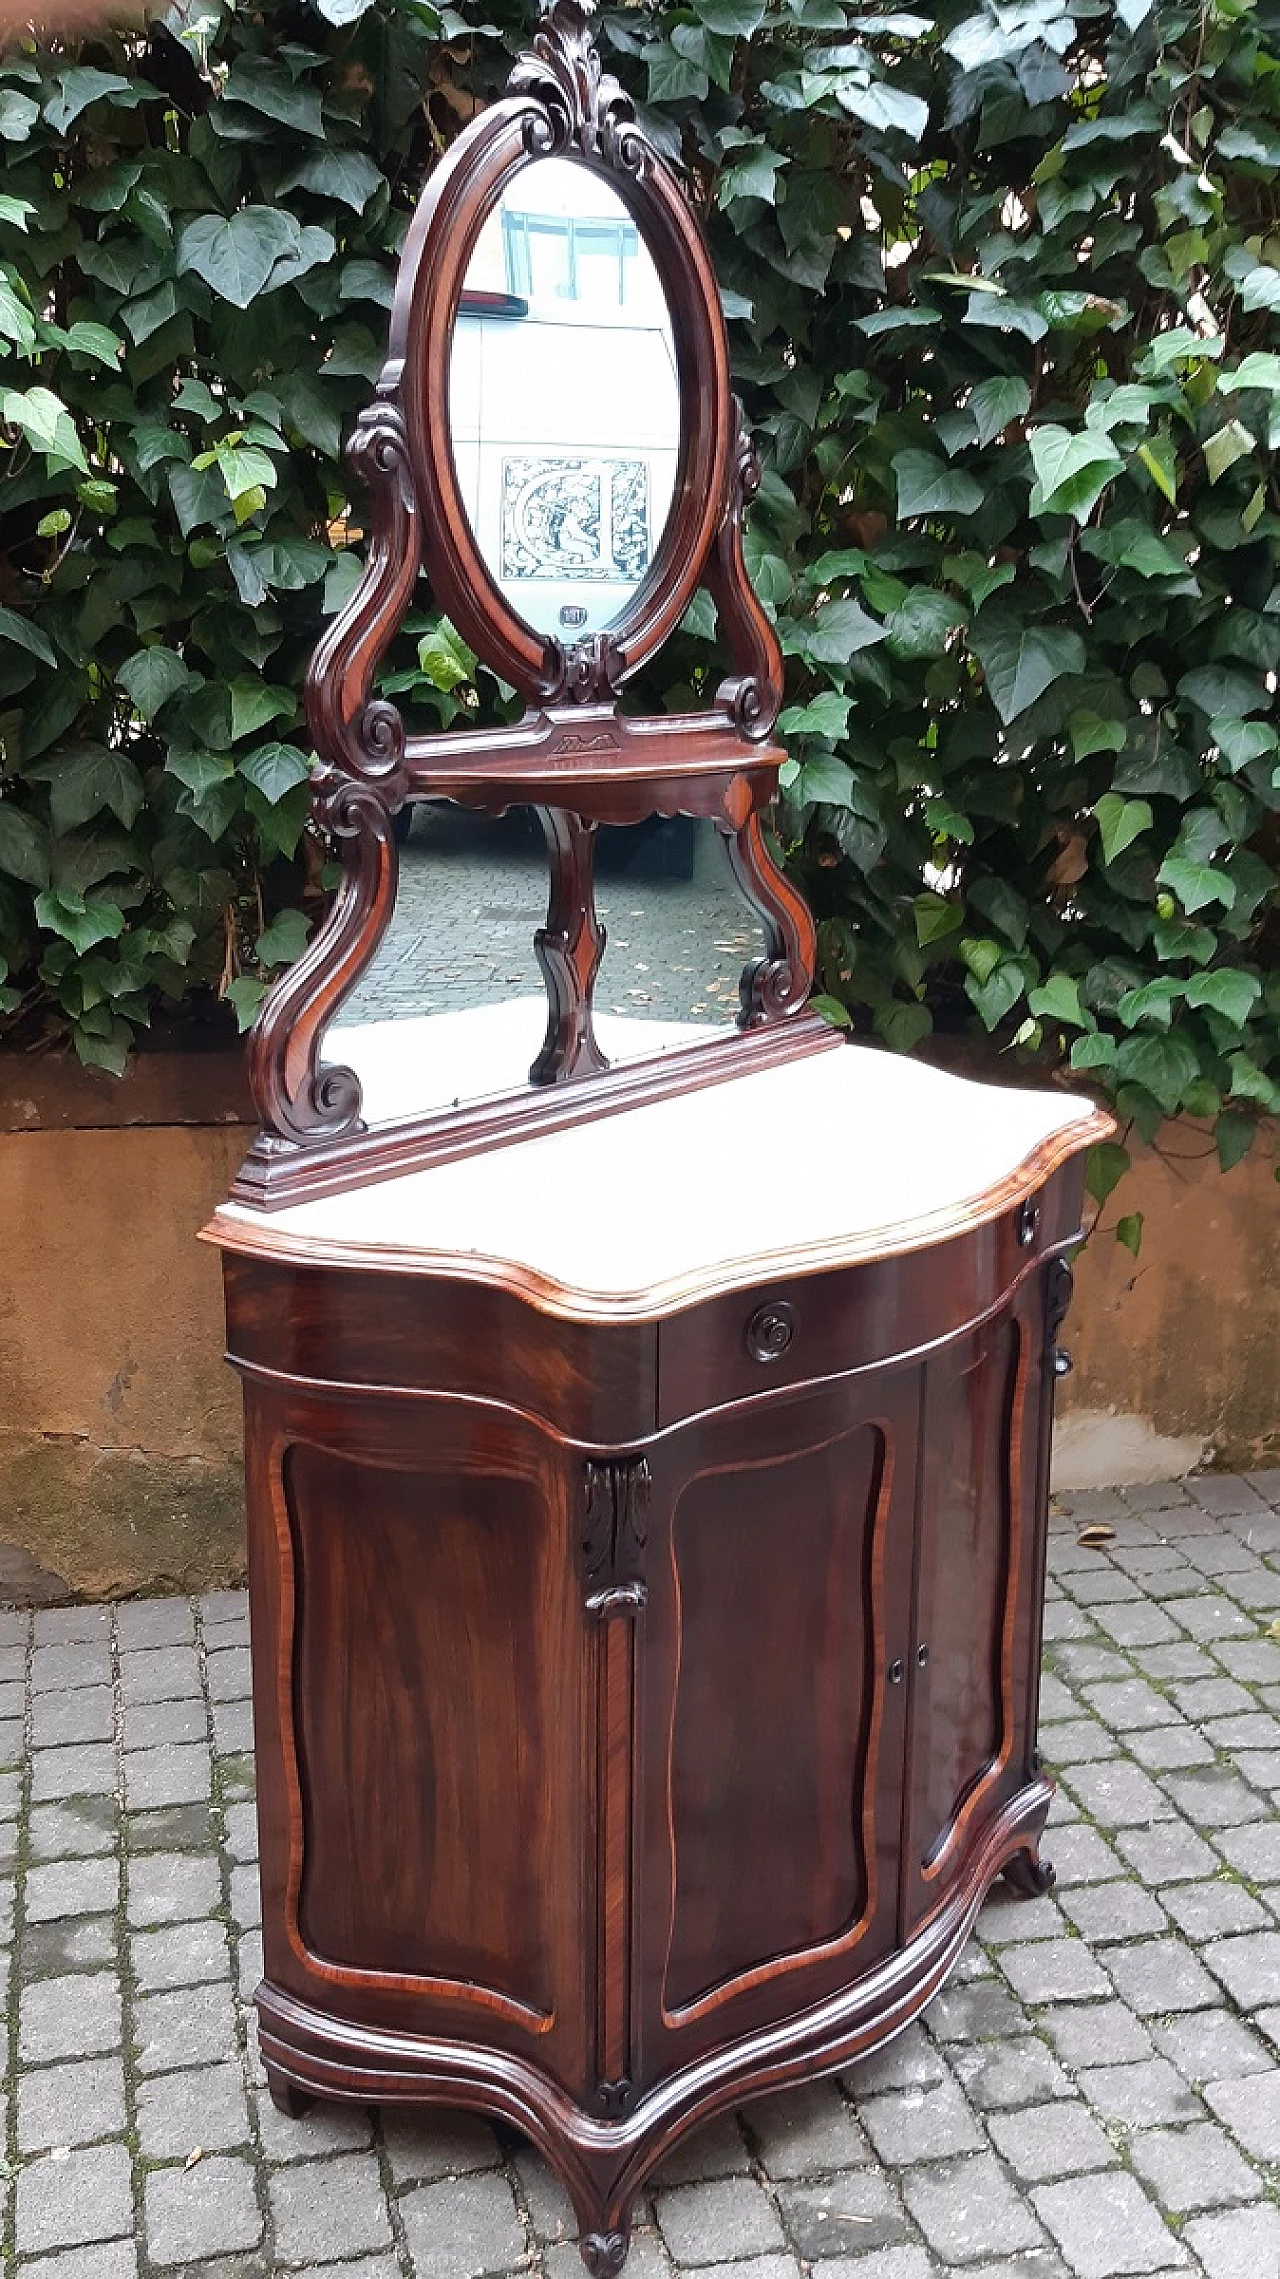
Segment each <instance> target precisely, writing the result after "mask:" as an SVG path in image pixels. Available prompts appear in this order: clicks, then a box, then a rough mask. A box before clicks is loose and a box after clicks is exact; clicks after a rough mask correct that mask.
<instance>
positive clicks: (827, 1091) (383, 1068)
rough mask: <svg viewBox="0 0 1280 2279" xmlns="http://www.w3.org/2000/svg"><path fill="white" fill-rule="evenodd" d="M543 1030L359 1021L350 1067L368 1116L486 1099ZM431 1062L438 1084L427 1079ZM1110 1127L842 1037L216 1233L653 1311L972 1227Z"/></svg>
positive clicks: (1043, 1095) (236, 1208) (560, 1302)
mask: <svg viewBox="0 0 1280 2279" xmlns="http://www.w3.org/2000/svg"><path fill="white" fill-rule="evenodd" d="M520 1006H523V1007H524V1008H525V1010H524V1011H523V1013H521V1012H519V1011H518V1010H517V1008H518V1007H520ZM535 1015H536V1018H535V1017H534V1016H535ZM544 1018H545V1009H544V1006H543V1003H542V1000H541V999H536V1000H535V999H523V1000H515V1001H514V1002H513V1003H511V1004H508V1005H506V1006H499V1007H491V1008H485V1009H483V1010H482V1011H480V1012H477V1013H474V1014H470V1013H469V1014H450V1015H438V1016H434V1017H429V1018H428V1019H426V1020H421V1021H399V1022H385V1023H374V1024H369V1025H367V1026H365V1027H364V1028H363V1029H361V1028H356V1027H352V1028H350V1029H343V1030H341V1031H340V1032H337V1033H336V1034H335V1038H334V1046H335V1057H336V1051H337V1048H338V1047H339V1046H340V1050H341V1055H342V1057H343V1058H344V1059H349V1060H350V1061H351V1063H352V1065H353V1066H355V1067H356V1068H357V1069H358V1070H359V1071H360V1073H361V1075H362V1077H363V1079H364V1080H365V1083H366V1099H367V1102H368V1108H369V1112H370V1114H371V1115H378V1116H382V1115H387V1114H389V1113H395V1114H400V1115H403V1114H405V1113H407V1112H411V1111H416V1110H417V1109H419V1108H421V1107H424V1106H427V1105H430V1104H439V1103H440V1102H441V1100H443V1101H445V1102H446V1103H447V1102H448V1101H450V1100H452V1099H454V1098H463V1099H465V1098H473V1097H475V1096H476V1090H475V1088H476V1086H477V1085H479V1086H480V1088H481V1089H492V1088H493V1087H492V1085H485V1084H484V1071H485V1068H486V1067H492V1066H493V1065H494V1063H495V1061H497V1063H498V1065H499V1067H500V1070H501V1075H500V1079H499V1081H500V1083H502V1084H504V1085H509V1084H510V1081H511V1078H512V1075H513V1074H514V1072H515V1070H516V1069H517V1068H518V1067H519V1066H520V1059H519V1054H524V1058H525V1059H526V1060H527V1058H528V1057H529V1052H531V1051H532V1049H534V1048H536V1045H537V1043H538V1041H539V1039H540V1036H541V1032H542V1026H543V1021H544ZM522 1022H523V1023H524V1024H525V1025H526V1028H528V1024H530V1022H531V1028H528V1034H530V1035H531V1036H532V1045H531V1046H530V1047H529V1051H526V1050H525V1042H526V1041H527V1038H526V1028H522V1026H521V1024H522ZM597 1026H598V1030H599V1033H600V1040H601V1043H602V1045H603V1047H604V1049H605V1050H606V1051H616V1050H617V1040H616V1038H615V1037H614V1036H613V1035H612V1034H611V1031H612V1030H614V1029H618V1028H621V1029H623V1030H625V1031H626V1032H627V1043H628V1047H630V1045H631V1043H632V1041H633V1040H634V1041H635V1045H636V1049H637V1050H638V1049H640V1042H641V1031H642V1029H648V1030H649V1031H650V1034H649V1035H648V1037H647V1038H645V1039H644V1043H645V1045H646V1046H647V1049H649V1050H653V1049H655V1048H657V1049H661V1048H663V1047H669V1046H670V1045H672V1044H675V1043H682V1042H687V1041H689V1039H690V1038H691V1037H693V1038H696V1037H697V1036H698V1035H699V1034H702V1035H706V1034H707V1033H708V1032H707V1031H705V1030H702V1031H699V1029H698V1028H697V1027H696V1026H695V1027H690V1026H688V1025H681V1024H677V1023H672V1022H668V1023H652V1024H650V1023H641V1022H640V1021H631V1020H626V1021H616V1020H614V1021H610V1020H609V1019H608V1018H607V1017H604V1016H602V1017H601V1018H600V1019H599V1021H598V1023H597ZM521 1040H523V1041H521ZM517 1045H518V1051H517ZM499 1048H500V1049H499ZM723 1049H725V1050H728V1051H731V1050H732V1049H733V1048H732V1044H731V1043H728V1042H726V1043H725V1045H724V1048H723ZM426 1068H430V1069H431V1070H432V1071H433V1072H434V1073H435V1075H436V1076H439V1075H441V1073H442V1072H444V1083H443V1087H442V1084H441V1083H440V1082H431V1083H430V1084H429V1085H426V1086H424V1085H423V1082H422V1078H421V1076H420V1074H418V1073H417V1072H418V1071H420V1070H422V1069H426ZM1107 1129H1108V1122H1107V1119H1106V1118H1105V1117H1103V1116H1102V1115H1101V1114H1100V1113H1099V1111H1097V1110H1096V1109H1095V1108H1094V1107H1093V1106H1092V1104H1091V1102H1090V1101H1088V1100H1087V1099H1083V1098H1081V1097H1080V1096H1079V1095H1077V1094H1072V1093H1068V1092H1055V1091H1034V1092H1031V1091H1022V1090H1015V1089H1012V1088H1009V1087H1006V1086H1002V1085H987V1084H975V1083H972V1082H969V1081H968V1080H966V1079H964V1078H961V1077H957V1076H951V1075H947V1074H944V1073H942V1072H941V1071H939V1070H937V1069H934V1068H930V1067H927V1066H926V1065H925V1064H924V1063H923V1062H920V1061H916V1060H909V1059H904V1058H902V1057H901V1056H899V1055H898V1054H895V1053H890V1052H884V1051H879V1050H876V1049H874V1048H871V1047H869V1046H865V1045H845V1046H842V1047H839V1048H835V1049H829V1050H822V1051H818V1052H814V1053H812V1054H810V1055H808V1056H807V1057H804V1058H798V1059H793V1060H789V1061H786V1062H784V1063H782V1064H781V1065H779V1066H777V1067H775V1068H771V1069H766V1070H762V1071H759V1072H757V1073H755V1074H748V1075H744V1076H741V1077H734V1078H731V1079H729V1080H728V1081H726V1082H720V1083H712V1084H709V1085H707V1086H706V1087H705V1088H704V1089H701V1090H696V1091H690V1092H685V1093H681V1094H678V1095H676V1096H675V1097H672V1098H668V1099H665V1100H662V1101H660V1102H658V1103H655V1104H653V1105H651V1106H646V1107H637V1108H629V1109H625V1110H622V1111H620V1112H618V1113H615V1114H611V1115H607V1116H602V1117H600V1118H598V1119H596V1120H595V1121H593V1122H590V1123H582V1124H577V1125H573V1126H570V1127H569V1128H567V1129H564V1130H561V1131H557V1132H553V1133H549V1134H546V1135H545V1136H543V1137H541V1138H531V1139H528V1140H521V1141H519V1142H516V1143H515V1144H512V1145H509V1146H506V1147H502V1148H499V1149H493V1150H490V1151H488V1152H486V1153H485V1154H482V1155H472V1156H468V1157H464V1158H462V1159H460V1160H457V1161H454V1162H450V1163H442V1164H438V1165H435V1166H433V1167H431V1168H429V1169H426V1170H421V1171H410V1172H406V1173H403V1174H402V1175H401V1176H399V1177H397V1178H392V1179H382V1180H378V1181H376V1182H373V1183H370V1184H366V1185H363V1186H352V1187H351V1188H349V1189H348V1190H347V1191H346V1192H344V1193H342V1194H339V1195H331V1196H328V1197H324V1198H322V1199H320V1200H317V1201H315V1202H307V1203H299V1204H295V1205H293V1206H291V1207H290V1208H288V1209H285V1210H280V1211H273V1212H270V1213H265V1214H264V1213H263V1212H261V1211H256V1210H253V1209H250V1208H247V1207H244V1206H241V1205H237V1204H226V1205H224V1206H223V1208H222V1209H221V1211H219V1213H218V1214H217V1217H216V1219H215V1222H214V1227H213V1229H212V1230H211V1231H212V1232H213V1233H214V1234H215V1236H216V1237H217V1238H218V1239H221V1240H224V1241H228V1242H230V1243H232V1244H235V1245H236V1246H240V1245H241V1244H243V1246H244V1247H246V1248H252V1249H254V1250H255V1251H258V1252H273V1251H274V1252H280V1253H283V1254H285V1255H291V1256H294V1257H297V1256H300V1255H306V1256H307V1257H309V1258H313V1259H315V1260H317V1261H318V1262H322V1261H324V1260H325V1259H326V1258H332V1259H334V1260H335V1261H339V1260H341V1261H342V1262H344V1263H349V1264H361V1265H366V1266H369V1267H376V1266H379V1265H383V1266H387V1267H391V1266H394V1267H395V1268H396V1269H397V1270H399V1271H402V1272H403V1271H413V1270H415V1269H416V1270H418V1271H421V1272H431V1273H453V1274H459V1275H464V1276H466V1277H468V1278H473V1279H482V1280H494V1281H499V1282H505V1283H507V1284H509V1285H512V1286H515V1287H518V1288H521V1289H522V1290H524V1292H525V1293H526V1294H527V1295H528V1296H530V1297H531V1298H532V1299H533V1301H534V1303H535V1304H540V1305H542V1306H543V1307H544V1308H545V1309H546V1310H548V1311H551V1312H556V1313H567V1314H573V1315H583V1316H588V1317H589V1316H593V1315H597V1314H600V1313H607V1314H609V1315H617V1314H619V1313H625V1314H635V1315H639V1316H646V1317H651V1316H655V1315H658V1314H661V1313H664V1312H671V1311H674V1310H677V1309H678V1308H679V1307H680V1306H682V1305H687V1304H689V1303H691V1302H694V1301H695V1300H697V1299H698V1298H700V1297H703V1296H706V1295H707V1294H709V1293H710V1292H712V1291H714V1290H718V1289H726V1288H734V1287H741V1286H744V1285H746V1284H748V1283H751V1282H756V1281H760V1280H761V1279H766V1278H769V1277H772V1276H776V1275H779V1274H783V1273H787V1274H794V1273H801V1272H806V1271H814V1270H817V1269H821V1268H824V1267H830V1266H837V1265H843V1264H850V1263H853V1262H855V1261H857V1260H860V1259H867V1258H872V1257H876V1256H884V1255H892V1254H894V1253H896V1252H901V1251H903V1250H910V1249H918V1248H921V1247H922V1246H924V1245H925V1244H928V1243H931V1242H937V1241H940V1240H943V1239H945V1238H946V1237H948V1236H950V1235H955V1234H959V1233H961V1232H963V1231H964V1230H965V1228H967V1227H969V1226H972V1225H975V1224H978V1223H980V1222H981V1221H982V1220H984V1219H988V1218H992V1217H994V1216H996V1215H997V1214H998V1213H999V1212H1001V1211H1004V1210H1007V1209H1009V1208H1010V1207H1011V1205H1012V1204H1013V1203H1014V1202H1016V1201H1017V1200H1018V1198H1019V1197H1020V1196H1021V1195H1023V1194H1026V1193H1028V1192H1030V1191H1032V1190H1034V1189H1035V1188H1036V1187H1038V1186H1039V1185H1041V1184H1042V1183H1043V1181H1044V1179H1045V1178H1046V1177H1047V1176H1048V1174H1049V1173H1050V1171H1052V1170H1053V1169H1054V1167H1055V1166H1056V1165H1057V1164H1058V1163H1059V1162H1061V1161H1062V1160H1063V1159H1064V1158H1065V1157H1066V1156H1068V1155H1070V1154H1073V1153H1075V1152H1076V1150H1077V1149H1079V1148H1081V1147H1083V1146H1086V1145H1087V1144H1089V1143H1090V1142H1091V1141H1093V1140H1096V1139H1098V1138H1101V1137H1104V1136H1105V1134H1106V1131H1107ZM250 1230H252V1233H250Z"/></svg>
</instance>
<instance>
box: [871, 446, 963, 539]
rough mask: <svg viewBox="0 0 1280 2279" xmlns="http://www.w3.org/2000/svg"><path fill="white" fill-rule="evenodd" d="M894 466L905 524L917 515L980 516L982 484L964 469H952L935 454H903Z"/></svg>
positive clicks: (905, 452) (925, 452) (901, 512)
mask: <svg viewBox="0 0 1280 2279" xmlns="http://www.w3.org/2000/svg"><path fill="white" fill-rule="evenodd" d="M892 465H893V471H894V474H895V475H896V476H897V479H898V515H899V518H900V520H901V521H903V522H907V521H909V520H910V519H911V518H912V517H913V516H914V515H934V514H938V515H951V514H976V513H977V511H978V508H979V507H980V506H981V505H982V499H983V491H982V485H981V483H979V482H977V481H975V479H974V477H973V476H972V475H966V474H965V473H964V472H963V470H962V469H960V468H957V467H948V466H947V464H946V462H945V460H942V459H938V458H935V456H934V454H933V452H932V451H917V450H910V451H899V452H898V454H897V456H896V457H895V458H894V460H893V462H892Z"/></svg>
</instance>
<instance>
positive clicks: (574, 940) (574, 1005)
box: [529, 807, 609, 1084]
mask: <svg viewBox="0 0 1280 2279" xmlns="http://www.w3.org/2000/svg"><path fill="white" fill-rule="evenodd" d="M537 814H538V820H539V822H540V823H541V825H542V829H543V832H544V835H545V837H546V842H547V853H548V854H549V856H550V858H551V896H550V900H549V902H548V905H547V922H546V925H545V926H540V927H539V929H538V931H537V933H536V934H535V935H534V937H533V946H534V950H535V951H536V953H537V959H538V963H539V965H540V966H541V968H542V978H543V980H544V981H545V982H546V985H547V1033H546V1036H545V1038H544V1040H543V1045H542V1050H541V1052H540V1053H539V1054H538V1057H537V1059H536V1060H535V1062H534V1064H533V1066H532V1068H531V1069H530V1070H529V1082H530V1083H531V1084H563V1083H565V1082H566V1080H567V1079H568V1078H569V1077H572V1076H592V1075H594V1074H595V1073H596V1072H597V1070H599V1069H602V1068H607V1067H608V1065H609V1063H608V1061H607V1060H606V1059H605V1057H604V1054H603V1053H602V1052H601V1050H600V1047H599V1045H598V1044H597V1043H596V1036H595V1030H594V1028H593V1027H592V1023H591V999H592V993H593V991H594V989H595V985H596V975H597V974H598V972H599V971H600V960H601V958H602V957H603V956H604V945H605V933H604V928H603V926H602V925H601V924H600V921H599V919H598V918H597V916H596V901H595V860H596V825H595V824H594V823H592V822H589V821H588V820H587V818H586V817H585V816H582V815H571V814H570V813H569V812H568V810H567V809H566V808H563V807H540V808H539V809H538V810H537Z"/></svg>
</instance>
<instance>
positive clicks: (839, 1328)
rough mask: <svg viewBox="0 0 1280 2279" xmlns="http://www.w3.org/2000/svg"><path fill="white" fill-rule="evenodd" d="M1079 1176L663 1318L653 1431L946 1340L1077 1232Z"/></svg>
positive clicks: (1074, 1169) (1068, 1169) (1076, 1170)
mask: <svg viewBox="0 0 1280 2279" xmlns="http://www.w3.org/2000/svg"><path fill="white" fill-rule="evenodd" d="M1083 1180H1084V1170H1083V1164H1082V1163H1081V1162H1079V1161H1076V1162H1072V1163H1067V1164H1064V1165H1063V1166H1062V1168H1061V1169H1060V1170H1059V1171H1057V1172H1055V1173H1054V1175H1053V1177H1052V1178H1051V1179H1050V1180H1049V1181H1048V1182H1047V1184H1046V1185H1045V1186H1044V1187H1043V1188H1042V1189H1041V1190H1040V1192H1039V1193H1038V1194H1037V1195H1034V1196H1031V1197H1029V1198H1027V1199H1026V1200H1024V1201H1021V1202H1019V1203H1018V1204H1016V1205H1013V1206H1011V1207H1010V1208H1009V1210H1007V1211H1005V1212H1003V1213H1002V1214H1001V1215H1000V1217H998V1218H995V1219H991V1220H988V1221H987V1222H986V1223H985V1224H984V1225H982V1226H978V1227H974V1228H972V1229H970V1231H969V1232H968V1233H966V1234H963V1235H956V1236H952V1237H951V1238H949V1239H948V1240H946V1241H944V1242H938V1243H933V1244H930V1245H929V1246H928V1247H927V1248H925V1249H922V1250H907V1251H902V1252H900V1253H898V1254H897V1255H896V1256H891V1257H887V1258H873V1259H868V1260H865V1261H864V1262H863V1263H861V1264H859V1265H855V1266H842V1267H834V1268H830V1269H828V1270H827V1271H826V1272H823V1273H817V1274H798V1275H793V1276H786V1275H782V1276H780V1277H779V1278H778V1280H776V1281H770V1282H760V1283H756V1284H753V1285H752V1286H751V1287H750V1288H748V1289H743V1290H736V1291H733V1292H731V1293H730V1294H729V1295H728V1296H726V1297H723V1298H713V1299H711V1300H710V1301H709V1302H708V1303H707V1304H706V1305H702V1306H691V1307H690V1308H689V1309H688V1311H687V1312H685V1313H680V1314H674V1315H671V1316H670V1317H669V1318H668V1319H667V1320H665V1321H663V1322H661V1323H660V1324H659V1329H658V1422H659V1425H669V1424H676V1423H678V1422H679V1421H680V1419H681V1418H683V1417H689V1416H698V1415H700V1414H701V1413H702V1412H703V1411H704V1410H706V1409H713V1408H719V1407H721V1406H722V1405H723V1403H725V1402H726V1401H740V1400H748V1399H750V1398H751V1397H752V1395H754V1394H756V1393H765V1392H771V1391H773V1390H774V1389H775V1388H776V1387H778V1386H780V1385H802V1384H807V1383H809V1382H811V1381H812V1380H814V1379H816V1378H822V1377H834V1376H839V1375H841V1374H843V1373H844V1372H845V1371H846V1370H851V1369H870V1368H875V1367H877V1366H879V1365H880V1364H882V1363H885V1362H891V1361H895V1360H898V1359H901V1358H903V1357H905V1356H907V1355H909V1354H912V1353H916V1352H919V1351H920V1349H921V1348H922V1347H925V1346H929V1345H933V1344H936V1343H937V1342H938V1341H939V1340H941V1339H943V1338H946V1337H951V1336H954V1335H955V1333H956V1332H957V1331H958V1330H961V1329H963V1328H964V1327H965V1326H966V1324H967V1323H970V1322H974V1321H977V1320H979V1319H981V1317H982V1316H983V1315H985V1314H989V1313H991V1312H993V1311H994V1309H995V1308H996V1307H997V1306H999V1305H1000V1304H1001V1303H1002V1302H1003V1300H1004V1299H1005V1298H1006V1297H1007V1296H1008V1294H1009V1292H1010V1291H1011V1290H1012V1289H1013V1287H1014V1285H1015V1284H1016V1283H1017V1282H1018V1281H1019V1280H1020V1279H1021V1278H1022V1276H1023V1275H1024V1274H1026V1273H1027V1272H1028V1271H1029V1270H1030V1269H1032V1268H1033V1267H1034V1266H1035V1264H1036V1262H1037V1260H1040V1259H1043V1258H1045V1257H1046V1256H1048V1255H1049V1254H1050V1253H1051V1252H1052V1251H1054V1250H1055V1249H1057V1248H1060V1247H1061V1246H1062V1244H1064V1243H1067V1242H1070V1241H1071V1240H1072V1239H1073V1238H1074V1237H1075V1236H1076V1235H1077V1234H1078V1232H1079V1224H1080V1199H1081V1193H1082V1189H1083Z"/></svg>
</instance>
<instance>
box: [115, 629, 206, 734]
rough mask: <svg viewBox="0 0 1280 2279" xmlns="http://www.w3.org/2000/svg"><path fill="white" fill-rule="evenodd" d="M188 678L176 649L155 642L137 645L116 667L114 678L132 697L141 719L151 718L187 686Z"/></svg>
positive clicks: (188, 675)
mask: <svg viewBox="0 0 1280 2279" xmlns="http://www.w3.org/2000/svg"><path fill="white" fill-rule="evenodd" d="M190 678H191V675H190V673H189V672H188V670H187V667H186V665H185V664H184V663H183V661H182V659H181V657H180V656H178V655H177V653H176V651H175V650H173V649H166V648H164V647H162V646H161V645H159V644H157V646H156V647H155V648H152V649H139V650H138V652H137V654H136V656H133V657H130V658H129V659H128V660H127V662H126V663H125V664H123V665H121V666H119V667H118V668H117V671H116V679H117V681H118V682H119V684H120V686H121V688H122V689H123V690H124V691H125V694H126V695H127V696H129V697H132V699H133V703H134V707H135V710H136V711H138V712H140V713H141V715H142V717H143V719H144V720H154V719H155V717H156V714H157V713H158V712H159V711H160V710H161V709H162V707H163V706H164V705H166V704H167V703H168V701H169V699H170V697H171V696H176V695H177V693H178V690H179V689H181V688H185V687H186V686H187V683H188V682H189V680H190Z"/></svg>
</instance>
